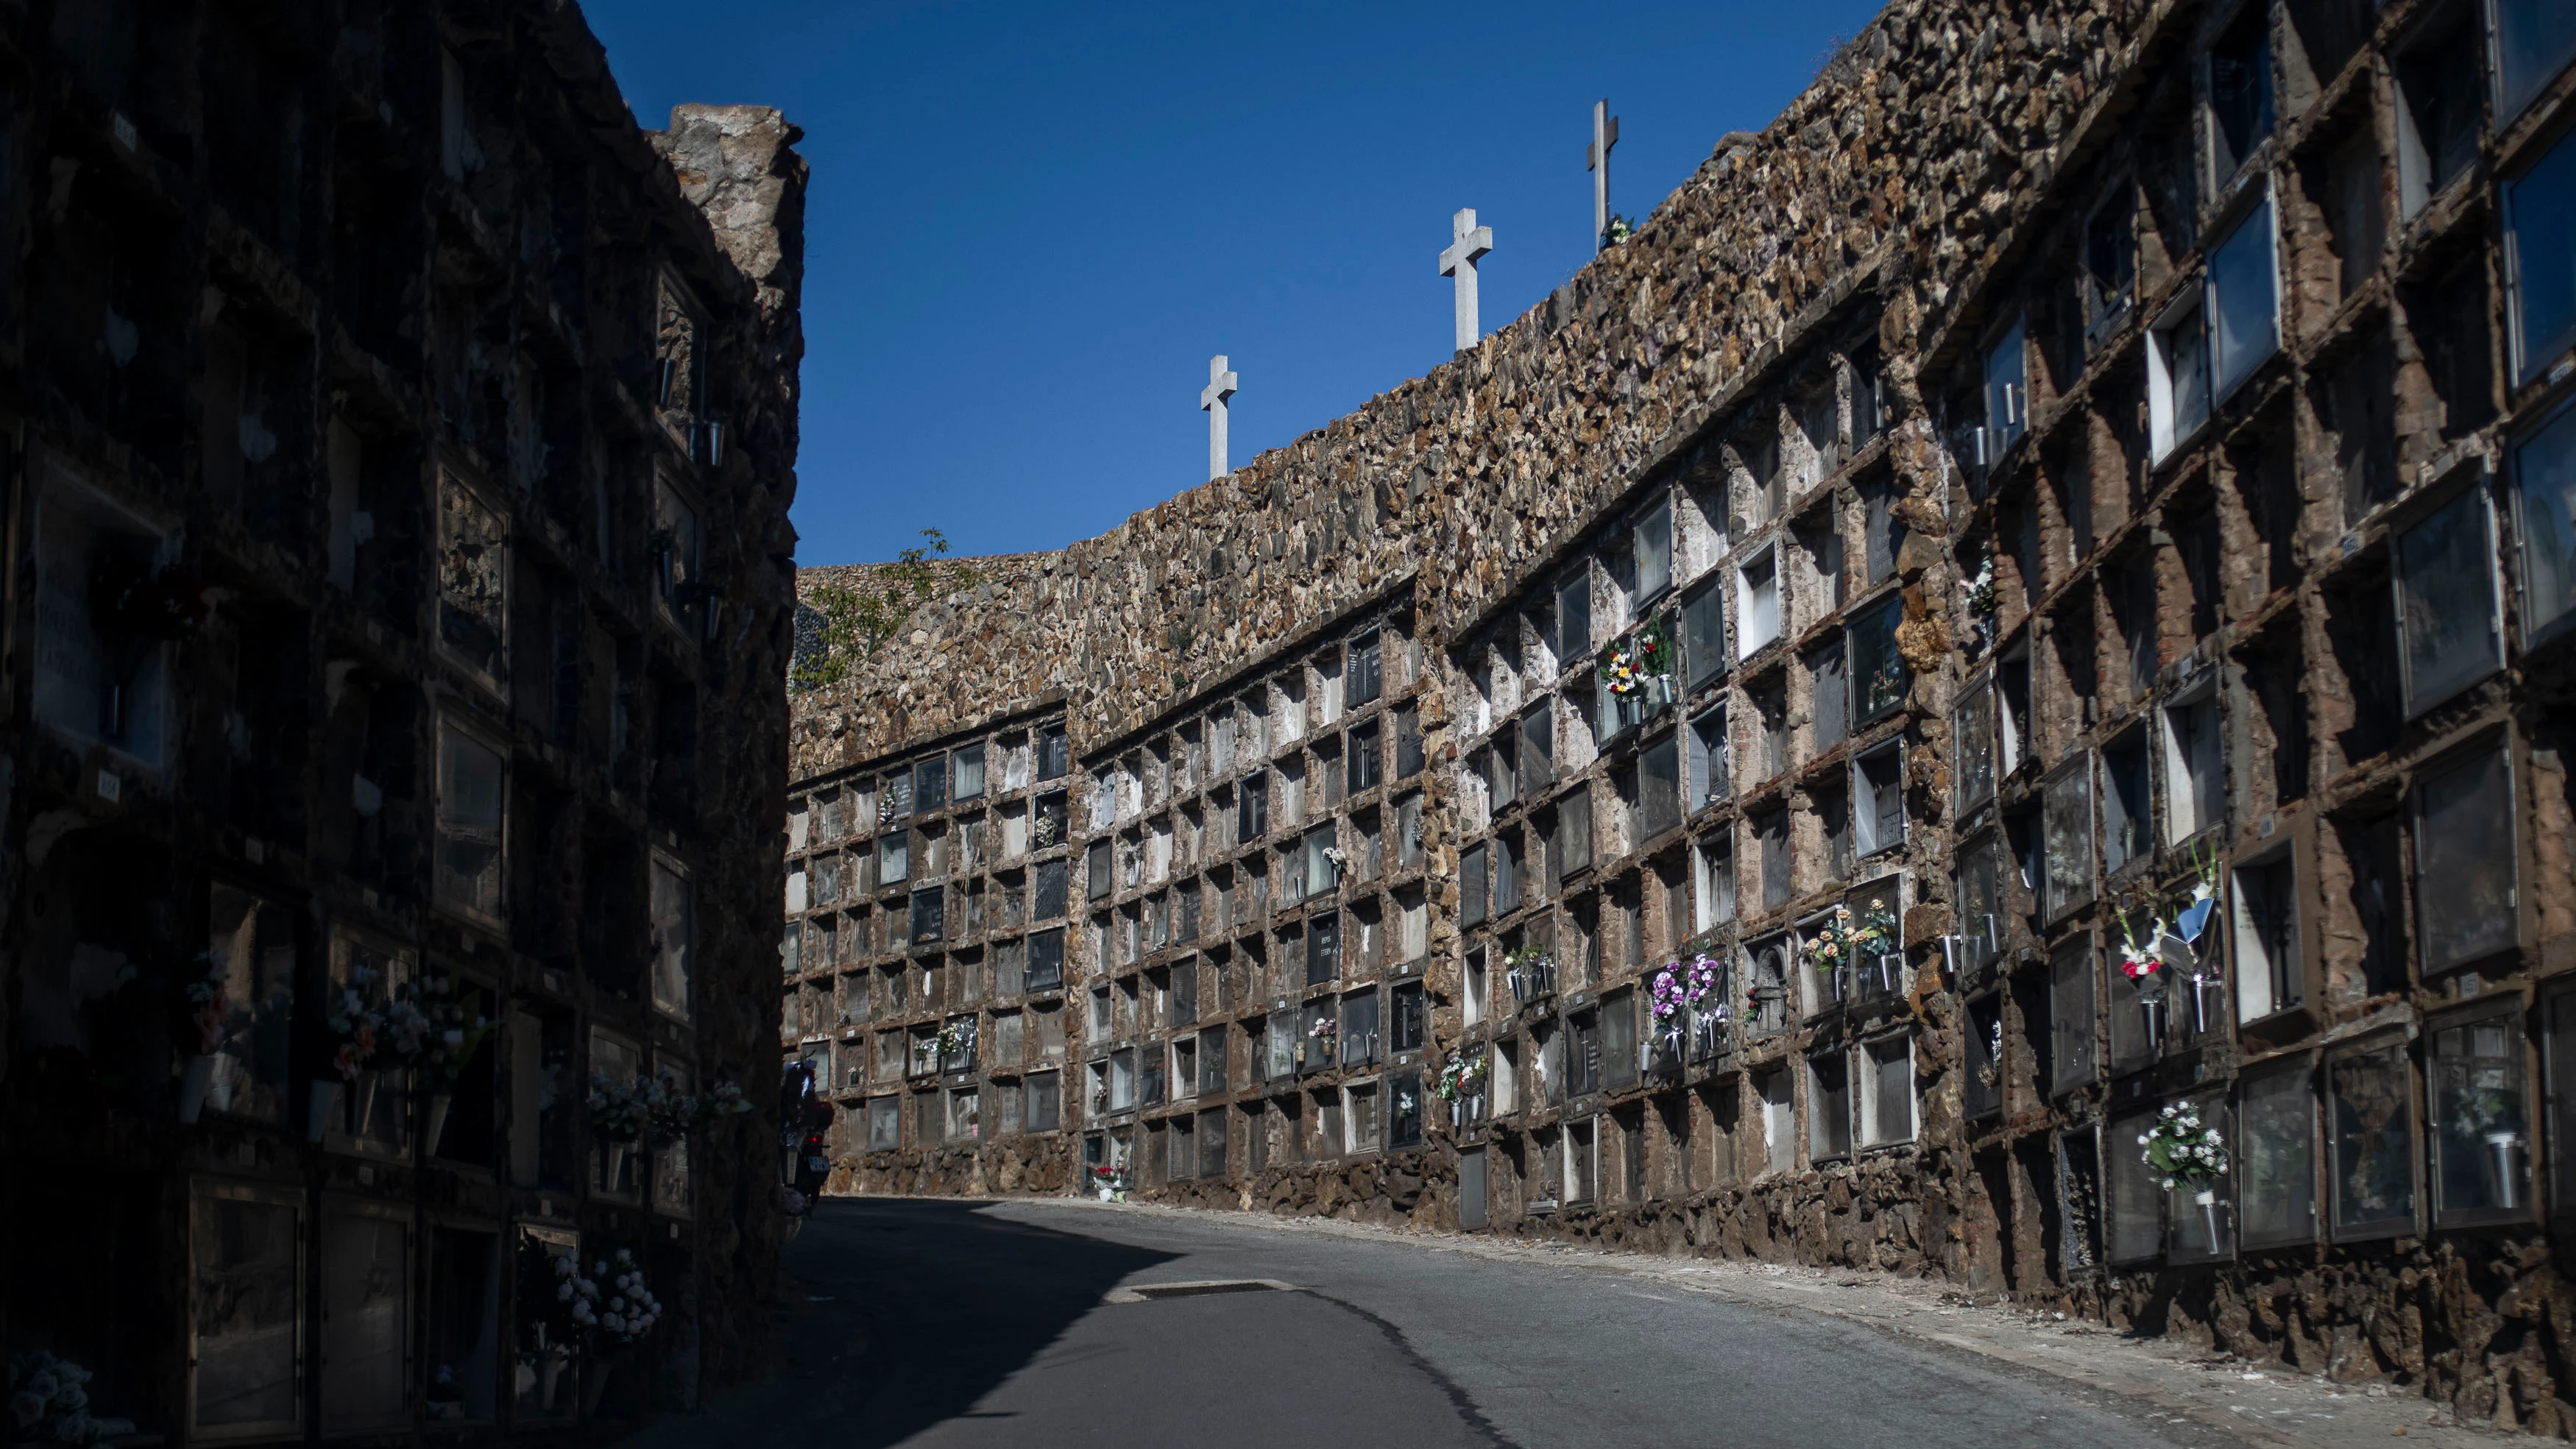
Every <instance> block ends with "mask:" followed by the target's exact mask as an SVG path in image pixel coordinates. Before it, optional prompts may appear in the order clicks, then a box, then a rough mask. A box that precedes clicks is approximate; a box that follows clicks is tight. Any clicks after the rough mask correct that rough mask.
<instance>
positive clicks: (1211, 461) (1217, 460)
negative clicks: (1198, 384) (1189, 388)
mask: <svg viewBox="0 0 2576 1449" xmlns="http://www.w3.org/2000/svg"><path fill="white" fill-rule="evenodd" d="M1232 396H1234V374H1233V373H1231V372H1228V371H1226V370H1225V354H1224V353H1222V352H1220V353H1218V354H1217V355H1216V356H1214V357H1211V358H1209V359H1208V385H1207V386H1206V387H1205V388H1204V389H1202V390H1201V391H1200V393H1199V411H1201V412H1203V413H1206V414H1207V415H1208V481H1209V482H1211V483H1213V482H1215V481H1216V480H1217V479H1219V478H1222V477H1224V476H1225V474H1226V467H1225V400H1226V399H1227V398H1230V397H1232Z"/></svg>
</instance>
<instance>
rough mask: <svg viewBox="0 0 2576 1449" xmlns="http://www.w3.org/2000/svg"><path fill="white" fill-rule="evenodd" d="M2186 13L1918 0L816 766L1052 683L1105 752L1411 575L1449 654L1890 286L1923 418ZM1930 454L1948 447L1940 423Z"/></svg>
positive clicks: (868, 681) (901, 672)
mask: <svg viewBox="0 0 2576 1449" xmlns="http://www.w3.org/2000/svg"><path fill="white" fill-rule="evenodd" d="M2181 8H2196V7H2189V6H2188V5H2183V6H2178V5H2177V4H2176V3H2175V0H2162V3H2150V0H2099V3H2084V0H2041V3H2036V4H2018V3H2017V4H2012V5H2004V4H1998V3H1994V0H1893V3H1891V4H1889V5H1888V6H1887V8H1886V9H1885V10H1884V11H1882V12H1881V14H1880V15H1879V16H1878V18H1877V19H1875V20H1873V21H1872V22H1871V23H1870V25H1869V26H1868V27H1867V28H1866V29H1865V30H1863V31H1862V32H1861V34H1860V35H1859V36H1858V37H1857V38H1855V39H1854V40H1853V41H1852V42H1851V43H1850V44H1848V45H1846V46H1845V47H1844V48H1843V49H1842V50H1841V51H1840V52H1839V53H1837V54H1836V55H1835V57H1834V58H1833V59H1832V60H1831V61H1830V62H1829V63H1828V64H1827V65H1826V66H1825V68H1824V70H1823V71H1822V73H1821V74H1820V75H1819V76H1818V77H1817V78H1816V80H1815V82H1814V83H1813V84H1811V85H1810V86H1809V87H1808V88H1807V89H1806V91H1805V92H1804V93H1802V94H1801V95H1800V96H1799V97H1798V98H1797V99H1796V100H1794V101H1792V102H1791V103H1790V104H1789V105H1788V107H1787V108H1785V109H1784V110H1783V111H1782V112H1781V113H1780V115H1779V116H1778V117H1777V118H1776V119H1774V120H1773V121H1772V123H1771V124H1770V125H1769V126H1768V127H1766V128H1764V130H1763V131H1762V132H1761V133H1760V134H1759V135H1758V136H1751V135H1747V134H1746V133H1743V132H1734V133H1730V134H1729V135H1728V136H1727V137H1725V138H1724V139H1723V140H1722V141H1721V142H1720V143H1719V145H1718V148H1717V149H1716V151H1715V152H1714V153H1713V154H1712V155H1711V156H1710V158H1709V159H1708V160H1707V161H1706V162H1704V163H1703V164H1702V165H1701V166H1700V168H1699V170H1698V171H1697V173H1696V174H1694V175H1693V176H1692V178H1691V179H1690V180H1689V181H1688V182H1687V183H1686V184H1684V185H1683V186H1682V187H1681V188H1680V189H1678V190H1676V191H1675V192H1673V193H1672V194H1671V195H1670V196H1668V197H1666V198H1665V199H1664V201H1663V202H1662V203H1661V204H1660V205H1658V206H1657V207H1656V208H1655V210H1654V212H1653V213H1652V214H1651V215H1650V216H1649V217H1648V218H1647V219H1646V220H1645V221H1644V223H1643V224H1642V225H1641V226H1640V228H1639V230H1638V232H1637V234H1636V235H1635V236H1634V237H1633V238H1631V239H1630V240H1628V241H1627V242H1626V243H1624V244H1623V245H1619V246H1614V247H1611V248H1609V249H1607V250H1606V251H1604V252H1603V253H1602V255H1601V256H1600V257H1598V258H1597V259H1596V260H1594V261H1593V262H1592V263H1590V264H1589V265H1587V266H1586V267H1584V268H1583V270H1582V271H1581V272H1579V273H1577V274H1576V275H1575V276H1574V277H1573V278H1572V279H1570V280H1569V281H1567V282H1566V283H1565V284H1564V285H1563V286H1561V287H1559V288H1558V289H1557V290H1556V291H1555V292H1554V293H1553V294H1551V295H1550V296H1549V297H1548V298H1547V300H1545V301H1544V302H1541V303H1540V304H1538V305H1537V306H1535V307H1532V308H1531V309H1530V310H1529V311H1528V312H1526V313H1524V314H1522V315H1521V316H1520V317H1518V318H1517V319H1515V320H1513V321H1512V322H1511V323H1510V324H1508V325H1507V326H1505V327H1503V328H1502V329H1501V330H1499V331H1497V332H1494V333H1492V334H1490V335H1488V336H1487V337H1486V338H1485V339H1484V340H1483V341H1482V342H1481V343H1479V344H1478V345H1477V346H1476V347H1475V348H1474V349H1472V350H1470V351H1463V352H1461V353H1460V354H1459V355H1458V356H1457V358H1456V359H1455V360H1453V361H1451V362H1449V363H1447V364H1444V365H1442V366H1440V367H1438V368H1435V369H1433V370H1432V372H1431V373H1430V374H1429V375H1428V376H1425V377H1421V378H1416V379H1413V380H1411V381H1408V382H1405V383H1403V384H1400V385H1399V386H1397V387H1395V388H1393V389H1391V390H1389V391H1387V392H1385V393H1382V394H1380V395H1379V396H1377V397H1375V398H1372V399H1371V400H1370V401H1369V402H1368V403H1367V404H1366V405H1365V406H1363V407H1361V408H1359V409H1358V410H1356V411H1354V412H1352V413H1349V414H1347V415H1345V416H1343V417H1340V418H1336V419H1334V420H1333V421H1332V422H1330V423H1328V424H1326V425H1325V426H1323V427H1321V428H1318V429H1316V430H1315V431H1313V432H1310V433H1308V434H1306V435H1305V436H1303V437H1300V438H1298V439H1297V440H1296V441H1295V442H1293V443H1291V444H1289V445H1288V446H1286V447H1284V448H1278V449H1273V450H1271V451H1269V452H1266V453H1263V454H1261V455H1260V456H1259V457H1257V458H1255V459H1253V460H1252V461H1251V462H1250V463H1249V464H1247V465H1245V466H1243V467H1241V468H1238V469H1236V470H1235V471H1234V472H1233V473H1232V474H1230V475H1228V476H1227V477H1225V478H1222V479H1218V480H1215V481H1213V482H1210V483H1207V484H1205V485H1203V486H1199V487H1195V488H1190V489H1188V490H1186V491H1184V492H1182V493H1180V494H1178V495H1177V496H1175V497H1173V498H1172V499H1170V500H1169V501H1167V502H1165V503H1162V504H1158V505H1156V506H1155V507H1152V508H1149V509H1146V510H1144V511H1142V512H1140V513H1137V514H1135V515H1134V516H1132V517H1130V518H1129V519H1127V520H1126V521H1125V522H1124V523H1122V524H1120V525H1119V526H1118V527H1116V528H1114V529H1112V530H1110V531H1109V532H1108V533H1106V534H1103V535H1101V536H1099V537H1097V538H1091V539H1084V540H1081V541H1079V542H1076V543H1073V544H1071V545H1069V546H1067V547H1066V548H1064V549H1062V550H1059V551H1055V552H1051V553H1039V554H1023V555H1015V556H1012V557H1011V559H1010V560H1009V561H1008V566H1007V567H996V568H995V569H994V570H993V572H992V574H991V575H990V577H988V578H987V579H986V580H985V581H984V582H982V583H980V584H979V585H978V586H977V587H976V588H974V589H972V590H969V591H960V592H956V593H951V594H949V595H947V596H944V597H942V598H939V599H938V600H936V601H935V602H933V603H930V604H927V605H924V606H923V607H922V608H921V609H920V610H918V611H916V613H915V614H914V615H913V617H912V618H911V620H910V621H909V627H908V628H907V629H905V630H904V631H902V632H901V633H900V634H899V635H898V636H897V637H896V638H895V639H894V640H893V641H891V642H889V644H888V645H887V646H886V647H885V648H883V649H881V650H880V651H878V653H877V654H876V655H875V656H874V657H873V658H870V659H868V660H865V661H863V662H861V663H859V664H858V665H857V666H855V667H854V668H853V669H852V670H851V671H850V674H849V677H848V678H846V679H845V680H844V681H843V682H841V683H840V684H838V685H836V686H834V687H832V688H830V689H826V690H818V691H814V692H812V693H809V694H803V695H800V696H798V698H797V701H796V722H795V726H794V735H793V755H792V758H791V764H790V774H791V777H794V778H803V777H807V776H811V775H814V774H818V773H823V772H826V771H830V770H835V769H839V768H844V767H846V766H849V765H852V764H855V763H858V762H860V761H864V760H867V759H872V758H875V757H878V756H882V755H887V754H891V753H894V752H897V751H900V750H902V749H903V748H905V747H906V745H907V743H908V742H910V741H914V740H919V739H925V738H929V737H931V736H935V735H939V734H943V733H947V732H950V731H953V730H956V729H959V728H963V727H965V726H967V725H970V724H972V723H974V722H976V721H978V720H982V719H989V718H994V717H998V716H1001V715H1005V714H1009V713H1012V712H1015V711H1018V710H1021V709H1024V708H1026V707H1028V705H1029V704H1030V703H1032V702H1034V701H1036V700H1038V699H1040V698H1042V697H1045V696H1047V695H1049V694H1051V693H1054V692H1057V691H1061V692H1062V695H1063V696H1064V698H1065V699H1066V701H1067V704H1068V712H1069V715H1070V727H1071V731H1072V735H1073V739H1074V741H1075V748H1076V750H1077V752H1082V751H1086V750H1088V749H1089V748H1091V747H1092V746H1093V745H1094V744H1095V743H1096V742H1099V741H1103V740H1107V739H1110V738H1112V737H1115V736H1117V735H1119V734H1122V733H1125V732H1128V731H1131V730H1134V729H1136V728H1138V727H1139V726H1141V725H1142V724H1144V723H1145V722H1146V721H1148V720H1150V719H1152V718H1153V717H1155V716H1156V715H1158V714H1161V713H1163V712H1164V711H1166V710H1167V709H1169V708H1170V707H1171V706H1172V705H1174V704H1175V703H1177V702H1178V701H1180V700H1182V699H1185V698H1187V697H1188V696H1190V695H1191V694H1193V693H1195V692H1197V691H1198V690H1200V689H1202V688H1205V687H1206V686H1207V685H1209V684H1211V683H1214V682H1216V681H1218V680H1220V679H1222V678H1224V677H1226V676H1228V675H1230V674H1232V673H1234V672H1236V671H1237V670H1239V669H1240V668H1242V667H1244V666H1245V665H1246V664H1248V663H1251V662H1253V661H1255V660H1257V659H1259V658H1261V657H1262V656H1264V655H1265V654H1267V653H1270V652H1272V651H1274V650H1275V649H1276V648H1277V647H1279V646H1280V645H1281V644H1283V643H1285V642H1287V641H1290V640H1292V639H1294V638H1295V637H1297V636H1298V634H1299V633H1300V632H1301V631H1302V630H1304V629H1305V628H1306V627H1307V626H1308V625H1309V624H1310V623H1311V622H1312V621H1314V620H1317V619H1320V618H1323V617H1325V616H1328V615H1331V614H1333V613H1336V612H1338V611H1340V610H1343V609H1346V608H1348V607H1351V606H1352V605H1354V604H1356V603H1358V602H1360V601H1361V600H1363V599H1366V598H1367V597H1369V596H1371V595H1372V594H1374V593H1375V592H1377V591H1378V590H1379V589H1380V588H1381V587H1382V586H1383V584H1384V583H1386V582H1388V581H1391V580H1393V579H1395V578H1396V577H1398V576H1400V575H1402V574H1404V573H1406V572H1409V571H1416V570H1418V571H1419V580H1420V583H1419V588H1420V591H1421V592H1420V598H1421V603H1422V608H1423V612H1424V616H1425V617H1424V623H1425V626H1426V628H1427V629H1428V630H1429V631H1430V633H1431V635H1432V637H1434V638H1437V639H1446V638H1449V637H1452V636H1454V635H1455V633H1456V632H1457V631H1459V630H1460V629H1462V628H1465V627H1468V626H1471V625H1472V624H1473V623H1475V622H1476V621H1477V620H1478V619H1479V618H1480V617H1481V616H1482V615H1483V614H1484V613H1485V612H1486V611H1488V610H1490V609H1492V608H1493V607H1495V606H1496V605H1498V604H1499V603H1501V602H1502V601H1504V600H1505V599H1506V598H1507V597H1508V596H1510V595H1511V594H1512V593H1513V592H1514V591H1515V590H1517V589H1518V588H1519V587H1521V586H1522V584H1523V583H1524V582H1525V581H1526V580H1527V579H1528V578H1529V577H1530V576H1531V574H1532V573H1533V571H1534V570H1536V569H1537V568H1540V567H1543V566H1544V565H1546V564H1547V563H1548V562H1549V561H1550V560H1552V559H1553V558H1554V557H1556V556H1557V555H1558V554H1559V553H1560V552H1561V551H1562V550H1563V549H1564V548H1565V547H1566V546H1567V545H1568V544H1570V543H1571V542H1572V541H1573V540H1574V538H1575V536H1576V535H1578V534H1580V533H1581V532H1582V531H1583V530H1584V529H1585V528H1586V527H1587V526H1588V525H1589V524H1590V523H1592V522H1593V521H1594V520H1595V519H1597V518H1598V517H1599V516H1600V514H1601V513H1602V512H1603V511H1604V510H1605V508H1607V507H1608V506H1609V505H1611V504H1612V503H1614V502H1616V501H1617V500H1618V499H1619V498H1620V497H1621V496H1622V495H1623V494H1624V493H1626V492H1627V491H1628V489H1629V488H1630V487H1632V486H1633V485H1635V484H1637V483H1639V482H1641V481H1643V480H1644V477H1645V475H1646V473H1647V472H1649V471H1650V470H1652V469H1653V468H1654V467H1656V466H1657V465H1659V464H1660V463H1662V462H1663V461H1665V460H1666V459H1667V458H1670V457H1671V456H1673V455H1674V454H1675V453H1676V451H1677V450H1678V449H1679V448H1680V447H1681V446H1682V445H1684V444H1685V443H1687V442H1689V441H1690V440H1692V439H1693V438H1694V437H1695V436H1696V435H1697V434H1698V433H1699V432H1700V431H1701V430H1702V429H1704V428H1705V427H1706V426H1707V425H1708V424H1709V423H1710V422H1711V421H1713V420H1716V419H1718V418H1719V417H1720V415H1721V414H1722V413H1723V411H1724V409H1725V408H1726V407H1727V405H1728V404H1729V403H1730V402H1731V401H1732V400H1734V399H1736V398H1738V397H1740V396H1741V395H1743V394H1744V393H1745V392H1746V391H1747V390H1748V389H1751V388H1754V387H1758V386H1760V385H1762V384H1764V383H1765V382H1767V381H1769V380H1771V379H1770V372H1771V370H1773V369H1774V364H1776V363H1777V362H1779V361H1780V359H1781V357H1782V352H1783V344H1784V343H1786V342H1789V341H1791V340H1793V339H1794V338H1795V337H1796V336H1797V334H1798V333H1799V332H1800V331H1801V329H1803V328H1805V327H1806V326H1808V325H1811V324H1813V323H1816V322H1819V321H1823V320H1826V319H1827V318H1828V317H1829V316H1831V315H1832V314H1833V309H1835V308H1836V307H1838V306H1840V305H1842V304H1843V303H1844V302H1845V301H1846V300H1848V299H1850V298H1852V297H1853V296H1855V295H1856V294H1858V293H1861V292H1863V291H1871V290H1874V291H1875V292H1876V293H1877V296H1878V303H1879V306H1880V309H1881V317H1880V340H1881V344H1882V348H1883V353H1884V361H1885V365H1886V373H1887V381H1888V385H1889V393H1890V396H1889V404H1890V407H1891V410H1892V413H1893V415H1894V416H1896V417H1898V418H1911V417H1920V415H1921V412H1922V407H1921V399H1920V397H1919V395H1918V394H1917V393H1916V391H1915V388H1914V384H1913V379H1914V372H1915V366H1916V364H1917V362H1919V360H1920V359H1921V358H1922V357H1923V355H1924V354H1925V350H1926V348H1927V347H1928V346H1932V345H1935V344H1937V342H1938V341H1939V340H1940V339H1941V338H1942V337H1943V336H1944V335H1945V333H1946V330H1947V329H1948V328H1950V327H1951V326H1952V324H1954V323H1957V322H1959V321H1961V320H1962V319H1961V318H1960V317H1959V316H1957V315H1956V311H1957V309H1956V308H1955V307H1954V305H1953V304H1954V301H1955V300H1956V299H1959V298H1963V297H1966V296H1968V295H1971V294H1972V293H1973V292H1974V290H1975V286H1974V284H1975V283H1976V281H1977V280H1978V279H1979V278H1981V277H1982V276H1984V275H1985V274H1987V273H1989V272H1991V271H1992V270H1993V269H1994V268H1995V267H1996V266H1997V265H1998V264H1999V262H2000V261H2001V259H2002V249H2003V247H2004V245H2005V244H2006V243H2007V242H2008V240H2009V238H2010V237H2011V235H2012V232H2013V229H2014V226H2015V225H2016V224H2017V222H2018V221H2019V220H2021V219H2022V218H2023V217H2025V216H2027V215H2028V214H2029V213H2030V212H2031V211H2032V210H2034V209H2035V208H2036V207H2037V206H2038V205H2039V204H2040V201H2041V200H2042V194H2043V192H2044V189H2045V187H2044V183H2045V182H2046V181H2047V180H2048V179H2050V178H2051V177H2053V176H2054V175H2055V174H2056V172H2057V171H2058V170H2059V169H2060V168H2061V167H2062V165H2063V164H2064V162H2065V161H2066V160H2067V156H2068V152H2069V151H2070V150H2071V149H2072V148H2073V147H2074V146H2075V145H2076V144H2078V138H2079V136H2080V135H2081V134H2082V133H2083V132H2084V131H2085V129H2086V125H2087V122H2088V120H2089V119H2092V118H2094V117H2096V116H2098V115H2099V114H2100V113H2101V110H2102V102H2103V99H2104V97H2106V96H2107V95H2109V94H2110V92H2111V90H2112V88H2113V86H2114V84H2115V83H2116V82H2117V81H2118V80H2119V79H2120V78H2121V77H2122V76H2123V75H2124V74H2125V73H2127V72H2128V71H2129V70H2130V68H2131V65H2132V63H2133V61H2134V60H2135V58H2136V56H2137V52H2138V47H2139V46H2140V45H2141V43H2142V42H2143V41H2144V39H2145V38H2146V37H2148V36H2149V35H2151V34H2153V33H2154V32H2156V31H2157V30H2159V29H2160V28H2162V26H2163V25H2164V23H2165V22H2166V21H2167V20H2169V19H2171V18H2172V17H2173V16H2174V15H2175V14H2177V13H2178V12H2179V9H2181ZM1907 439H1910V440H1911V442H1910V445H1909V444H1908V443H1907V440H1906V439H1900V446H1910V448H1911V450H1912V451H1914V452H1916V453H1925V452H1928V437H1927V436H1926V434H1925V433H1924V432H1923V430H1921V429H1919V428H1917V429H1914V430H1912V431H1911V432H1910V433H1909V434H1908V435H1907ZM1900 472H1901V473H1902V474H1904V475H1906V476H1910V477H1914V478H1917V479H1920V478H1925V477H1937V476H1938V473H1939V470H1938V467H1937V464H1936V463H1931V462H1930V460H1929V459H1928V458H1922V457H1917V458H1913V459H1904V460H1900ZM979 562H994V561H979ZM806 572H808V573H817V574H823V573H825V572H826V571H815V570H809V571H806ZM804 591H805V589H804V585H803V584H802V582H801V581H800V593H801V592H804Z"/></svg>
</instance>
